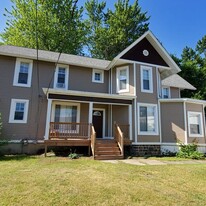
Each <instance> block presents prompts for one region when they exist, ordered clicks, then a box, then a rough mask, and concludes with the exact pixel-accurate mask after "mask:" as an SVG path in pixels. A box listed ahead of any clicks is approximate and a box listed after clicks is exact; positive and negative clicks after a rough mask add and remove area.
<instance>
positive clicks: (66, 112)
mask: <svg viewBox="0 0 206 206" xmlns="http://www.w3.org/2000/svg"><path fill="white" fill-rule="evenodd" d="M79 120H80V104H74V103H66V102H61V103H55V104H54V105H53V115H52V121H54V122H62V123H64V122H65V123H66V122H67V123H77V122H79ZM55 129H58V130H62V132H63V131H65V130H67V131H70V132H71V131H73V132H77V130H78V126H77V125H76V124H57V125H56V126H55Z"/></svg>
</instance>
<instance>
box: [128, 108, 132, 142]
mask: <svg viewBox="0 0 206 206" xmlns="http://www.w3.org/2000/svg"><path fill="white" fill-rule="evenodd" d="M128 112H129V138H130V140H132V105H129V106H128Z"/></svg>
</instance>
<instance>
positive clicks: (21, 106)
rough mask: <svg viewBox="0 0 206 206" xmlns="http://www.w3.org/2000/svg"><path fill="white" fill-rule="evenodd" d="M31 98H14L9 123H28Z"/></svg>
mask: <svg viewBox="0 0 206 206" xmlns="http://www.w3.org/2000/svg"><path fill="white" fill-rule="evenodd" d="M28 109H29V100H27V99H12V100H11V107H10V115H9V123H27V117H28Z"/></svg>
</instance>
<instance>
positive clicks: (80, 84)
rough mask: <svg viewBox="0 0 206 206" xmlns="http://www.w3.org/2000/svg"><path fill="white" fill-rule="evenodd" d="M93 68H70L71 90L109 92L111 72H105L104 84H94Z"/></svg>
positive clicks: (71, 66)
mask: <svg viewBox="0 0 206 206" xmlns="http://www.w3.org/2000/svg"><path fill="white" fill-rule="evenodd" d="M92 71H93V69H92V68H84V67H77V66H73V65H70V66H69V90H76V91H86V92H100V93H108V92H109V71H104V83H95V82H92Z"/></svg>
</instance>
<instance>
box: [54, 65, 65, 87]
mask: <svg viewBox="0 0 206 206" xmlns="http://www.w3.org/2000/svg"><path fill="white" fill-rule="evenodd" d="M68 76H69V68H68V66H64V65H57V68H56V71H55V77H54V88H55V89H68Z"/></svg>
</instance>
